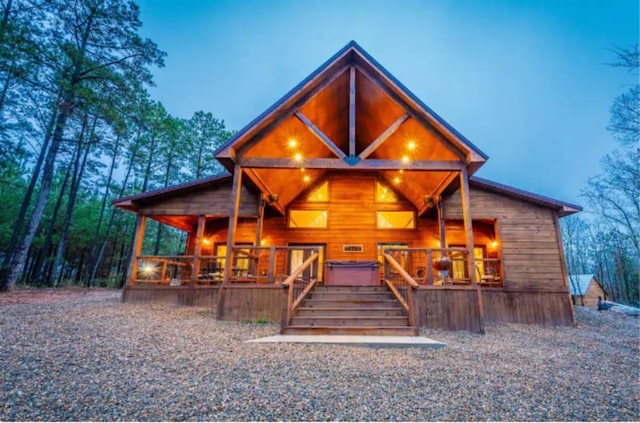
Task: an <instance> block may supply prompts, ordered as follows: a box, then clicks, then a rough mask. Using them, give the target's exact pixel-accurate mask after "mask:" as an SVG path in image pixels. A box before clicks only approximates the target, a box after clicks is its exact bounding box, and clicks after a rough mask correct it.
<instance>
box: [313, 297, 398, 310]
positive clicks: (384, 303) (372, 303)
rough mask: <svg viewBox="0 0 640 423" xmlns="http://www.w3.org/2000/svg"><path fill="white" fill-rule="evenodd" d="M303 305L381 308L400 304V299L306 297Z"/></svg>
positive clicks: (314, 306)
mask: <svg viewBox="0 0 640 423" xmlns="http://www.w3.org/2000/svg"><path fill="white" fill-rule="evenodd" d="M302 306H303V307H309V308H316V307H332V308H360V307H365V308H366V307H369V308H379V307H395V306H398V301H397V300H395V299H389V300H366V299H365V300H362V299H353V300H337V299H328V300H326V299H319V300H318V299H306V300H304V301H303V303H302Z"/></svg>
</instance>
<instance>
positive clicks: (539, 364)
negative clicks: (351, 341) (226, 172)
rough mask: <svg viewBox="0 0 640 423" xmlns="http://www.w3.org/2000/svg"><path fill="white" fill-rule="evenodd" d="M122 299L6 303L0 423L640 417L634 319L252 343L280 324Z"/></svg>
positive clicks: (587, 315) (0, 344) (598, 317)
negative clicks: (434, 343) (431, 343)
mask: <svg viewBox="0 0 640 423" xmlns="http://www.w3.org/2000/svg"><path fill="white" fill-rule="evenodd" d="M118 300H119V293H116V292H103V293H101V294H100V295H92V296H86V297H82V298H74V299H68V300H63V301H59V302H54V303H48V304H15V305H3V306H0V420H4V421H6V420H154V421H164V420H214V421H215V420H362V421H372V420H373V421H376V420H396V421H397V420H518V421H519V420H632V421H637V420H640V406H639V404H640V382H639V368H640V364H639V358H638V357H639V341H640V338H639V336H640V335H639V334H640V331H639V324H638V319H634V318H629V317H625V316H621V315H616V314H613V313H610V312H606V313H598V312H597V311H595V310H583V309H580V310H577V315H578V319H579V325H578V327H577V328H544V327H538V326H527V325H496V324H490V325H487V333H486V335H484V336H483V335H477V334H472V333H466V332H445V331H434V330H424V331H423V334H424V335H425V336H428V337H431V338H434V339H436V340H439V341H443V342H446V343H447V344H448V346H447V347H446V348H443V349H432V350H424V349H414V348H406V349H404V348H402V349H399V348H368V347H350V346H330V345H285V344H280V345H266V344H244V343H243V341H245V340H248V339H253V338H257V337H261V336H268V335H273V334H276V333H277V331H278V326H276V325H271V324H269V325H260V324H247V323H236V322H220V321H216V320H215V316H214V315H213V314H212V312H210V311H209V310H206V309H202V308H184V307H171V306H165V305H132V304H121V303H119V302H118Z"/></svg>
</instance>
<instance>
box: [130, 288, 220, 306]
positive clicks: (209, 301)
mask: <svg viewBox="0 0 640 423" xmlns="http://www.w3.org/2000/svg"><path fill="white" fill-rule="evenodd" d="M217 297H218V288H217V287H202V288H189V287H170V286H166V287H165V286H163V287H158V286H146V287H142V286H140V287H139V286H136V287H132V286H126V287H125V288H124V289H123V290H122V302H124V303H161V304H174V305H184V306H197V307H207V308H215V306H216V299H217Z"/></svg>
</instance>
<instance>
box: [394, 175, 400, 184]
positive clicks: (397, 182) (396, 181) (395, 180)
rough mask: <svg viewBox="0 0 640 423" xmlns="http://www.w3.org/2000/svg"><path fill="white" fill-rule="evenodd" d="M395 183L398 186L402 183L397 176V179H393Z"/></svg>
mask: <svg viewBox="0 0 640 423" xmlns="http://www.w3.org/2000/svg"><path fill="white" fill-rule="evenodd" d="M393 183H394V184H396V185H398V184H399V183H400V178H399V177H397V176H396V177H395V178H393Z"/></svg>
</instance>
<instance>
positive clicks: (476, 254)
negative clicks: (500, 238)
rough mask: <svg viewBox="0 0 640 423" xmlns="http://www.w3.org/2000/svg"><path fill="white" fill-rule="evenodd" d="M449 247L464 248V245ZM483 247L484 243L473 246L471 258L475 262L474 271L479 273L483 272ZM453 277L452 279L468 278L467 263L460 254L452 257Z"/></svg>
mask: <svg viewBox="0 0 640 423" xmlns="http://www.w3.org/2000/svg"><path fill="white" fill-rule="evenodd" d="M449 247H451V248H466V246H465V245H450V246H449ZM484 257H485V247H484V245H482V246H479V247H475V246H474V247H473V258H474V259H475V263H476V272H479V275H483V274H484V261H483V259H484ZM453 278H454V279H469V272H468V271H467V264H466V260H465V259H464V257H462V255H461V254H458V255H455V256H454V257H453Z"/></svg>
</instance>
